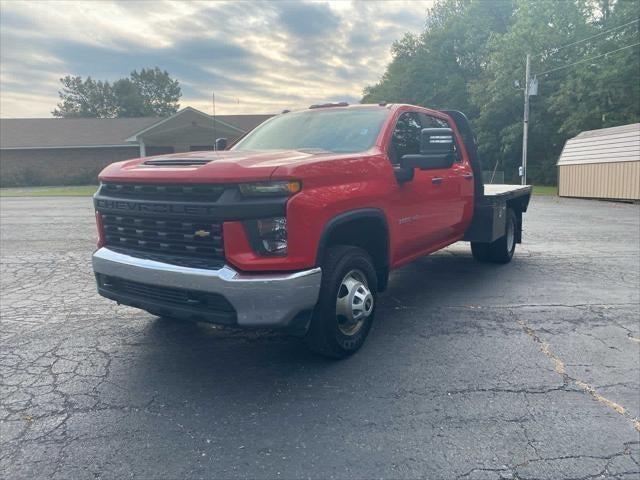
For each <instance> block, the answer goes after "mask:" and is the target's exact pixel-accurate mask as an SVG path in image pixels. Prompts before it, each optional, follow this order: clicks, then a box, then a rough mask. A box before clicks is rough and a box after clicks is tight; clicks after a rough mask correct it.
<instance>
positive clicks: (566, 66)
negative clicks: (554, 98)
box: [535, 42, 640, 76]
mask: <svg viewBox="0 0 640 480" xmlns="http://www.w3.org/2000/svg"><path fill="white" fill-rule="evenodd" d="M638 45H640V42H638V43H634V44H633V45H627V46H626V47H622V48H617V49H615V50H611V51H609V52H605V53H601V54H600V55H596V56H595V57H589V58H583V59H582V60H578V61H577V62H574V63H570V64H569V65H563V66H562V67H556V68H552V69H550V70H545V71H544V72H540V73H536V74H535V75H536V76H537V75H545V74H547V73H551V72H555V71H557V70H562V69H564V68H569V67H573V66H574V65H578V64H579V63H584V62H588V61H589V60H595V59H596V58H600V57H604V56H605V55H609V54H611V53H616V52H619V51H621V50H626V49H627V48H631V47H637V46H638Z"/></svg>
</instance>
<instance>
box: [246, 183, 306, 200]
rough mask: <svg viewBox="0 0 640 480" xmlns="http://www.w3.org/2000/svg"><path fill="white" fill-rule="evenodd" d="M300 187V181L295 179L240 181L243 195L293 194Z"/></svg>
mask: <svg viewBox="0 0 640 480" xmlns="http://www.w3.org/2000/svg"><path fill="white" fill-rule="evenodd" d="M300 188H301V186H300V182H298V181H297V180H285V181H277V182H256V183H241V184H240V193H242V195H244V196H245V197H265V196H278V195H293V194H294V193H298V192H299V191H300Z"/></svg>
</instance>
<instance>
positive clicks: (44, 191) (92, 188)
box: [0, 185, 98, 197]
mask: <svg viewBox="0 0 640 480" xmlns="http://www.w3.org/2000/svg"><path fill="white" fill-rule="evenodd" d="M97 189H98V186H97V185H78V186H73V187H20V188H0V197H90V196H91V195H93V194H94V193H96V190H97Z"/></svg>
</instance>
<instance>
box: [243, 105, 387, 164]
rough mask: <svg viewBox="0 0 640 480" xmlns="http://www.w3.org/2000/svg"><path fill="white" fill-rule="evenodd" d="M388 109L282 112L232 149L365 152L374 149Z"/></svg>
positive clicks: (333, 109)
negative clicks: (282, 113)
mask: <svg viewBox="0 0 640 480" xmlns="http://www.w3.org/2000/svg"><path fill="white" fill-rule="evenodd" d="M388 114H389V111H388V110H387V109H386V108H378V107H374V108H354V109H351V108H349V109H347V108H332V109H327V110H305V111H302V112H291V113H286V114H284V115H279V116H277V117H275V118H273V119H271V120H268V121H267V122H265V123H263V124H262V125H260V126H259V127H258V128H256V129H255V130H253V131H252V132H251V133H249V134H248V135H247V136H246V137H244V138H243V139H242V140H240V141H239V142H238V143H237V144H236V145H235V146H234V147H233V150H281V149H287V150H288V149H292V150H304V149H321V150H326V151H329V152H340V153H342V152H344V153H352V152H362V151H364V150H367V149H369V148H371V147H372V146H373V144H374V142H375V141H376V138H377V137H378V132H380V128H381V127H382V124H383V122H384V120H385V118H387V115H388Z"/></svg>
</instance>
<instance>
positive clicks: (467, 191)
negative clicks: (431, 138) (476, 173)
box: [420, 112, 474, 242]
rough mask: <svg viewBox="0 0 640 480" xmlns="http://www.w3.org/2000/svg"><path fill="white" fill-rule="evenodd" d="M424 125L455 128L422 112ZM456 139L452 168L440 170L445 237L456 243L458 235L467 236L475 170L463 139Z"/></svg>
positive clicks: (472, 200)
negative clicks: (464, 146)
mask: <svg viewBox="0 0 640 480" xmlns="http://www.w3.org/2000/svg"><path fill="white" fill-rule="evenodd" d="M420 120H421V124H422V128H442V127H447V128H451V129H452V130H454V132H455V129H454V128H453V127H454V126H453V125H450V124H449V122H448V121H446V120H444V119H441V118H437V117H434V116H432V115H428V114H426V113H422V112H421V113H420ZM454 138H455V149H456V157H455V161H454V163H453V165H452V166H451V168H447V169H444V170H441V171H439V172H440V175H441V177H442V183H441V187H442V188H441V189H442V192H441V193H442V195H443V196H444V197H445V198H444V202H443V206H442V210H440V213H441V215H443V217H444V218H442V222H441V223H442V224H443V225H445V231H443V236H444V238H445V239H446V240H448V241H450V242H453V241H456V240H458V237H460V236H462V235H464V231H465V229H466V227H467V225H468V223H469V221H470V219H471V217H472V216H473V202H474V199H473V190H474V184H473V171H472V169H471V164H470V162H469V158H468V156H467V153H466V151H465V150H464V148H463V146H462V144H461V139H459V138H456V136H455V134H454Z"/></svg>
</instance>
